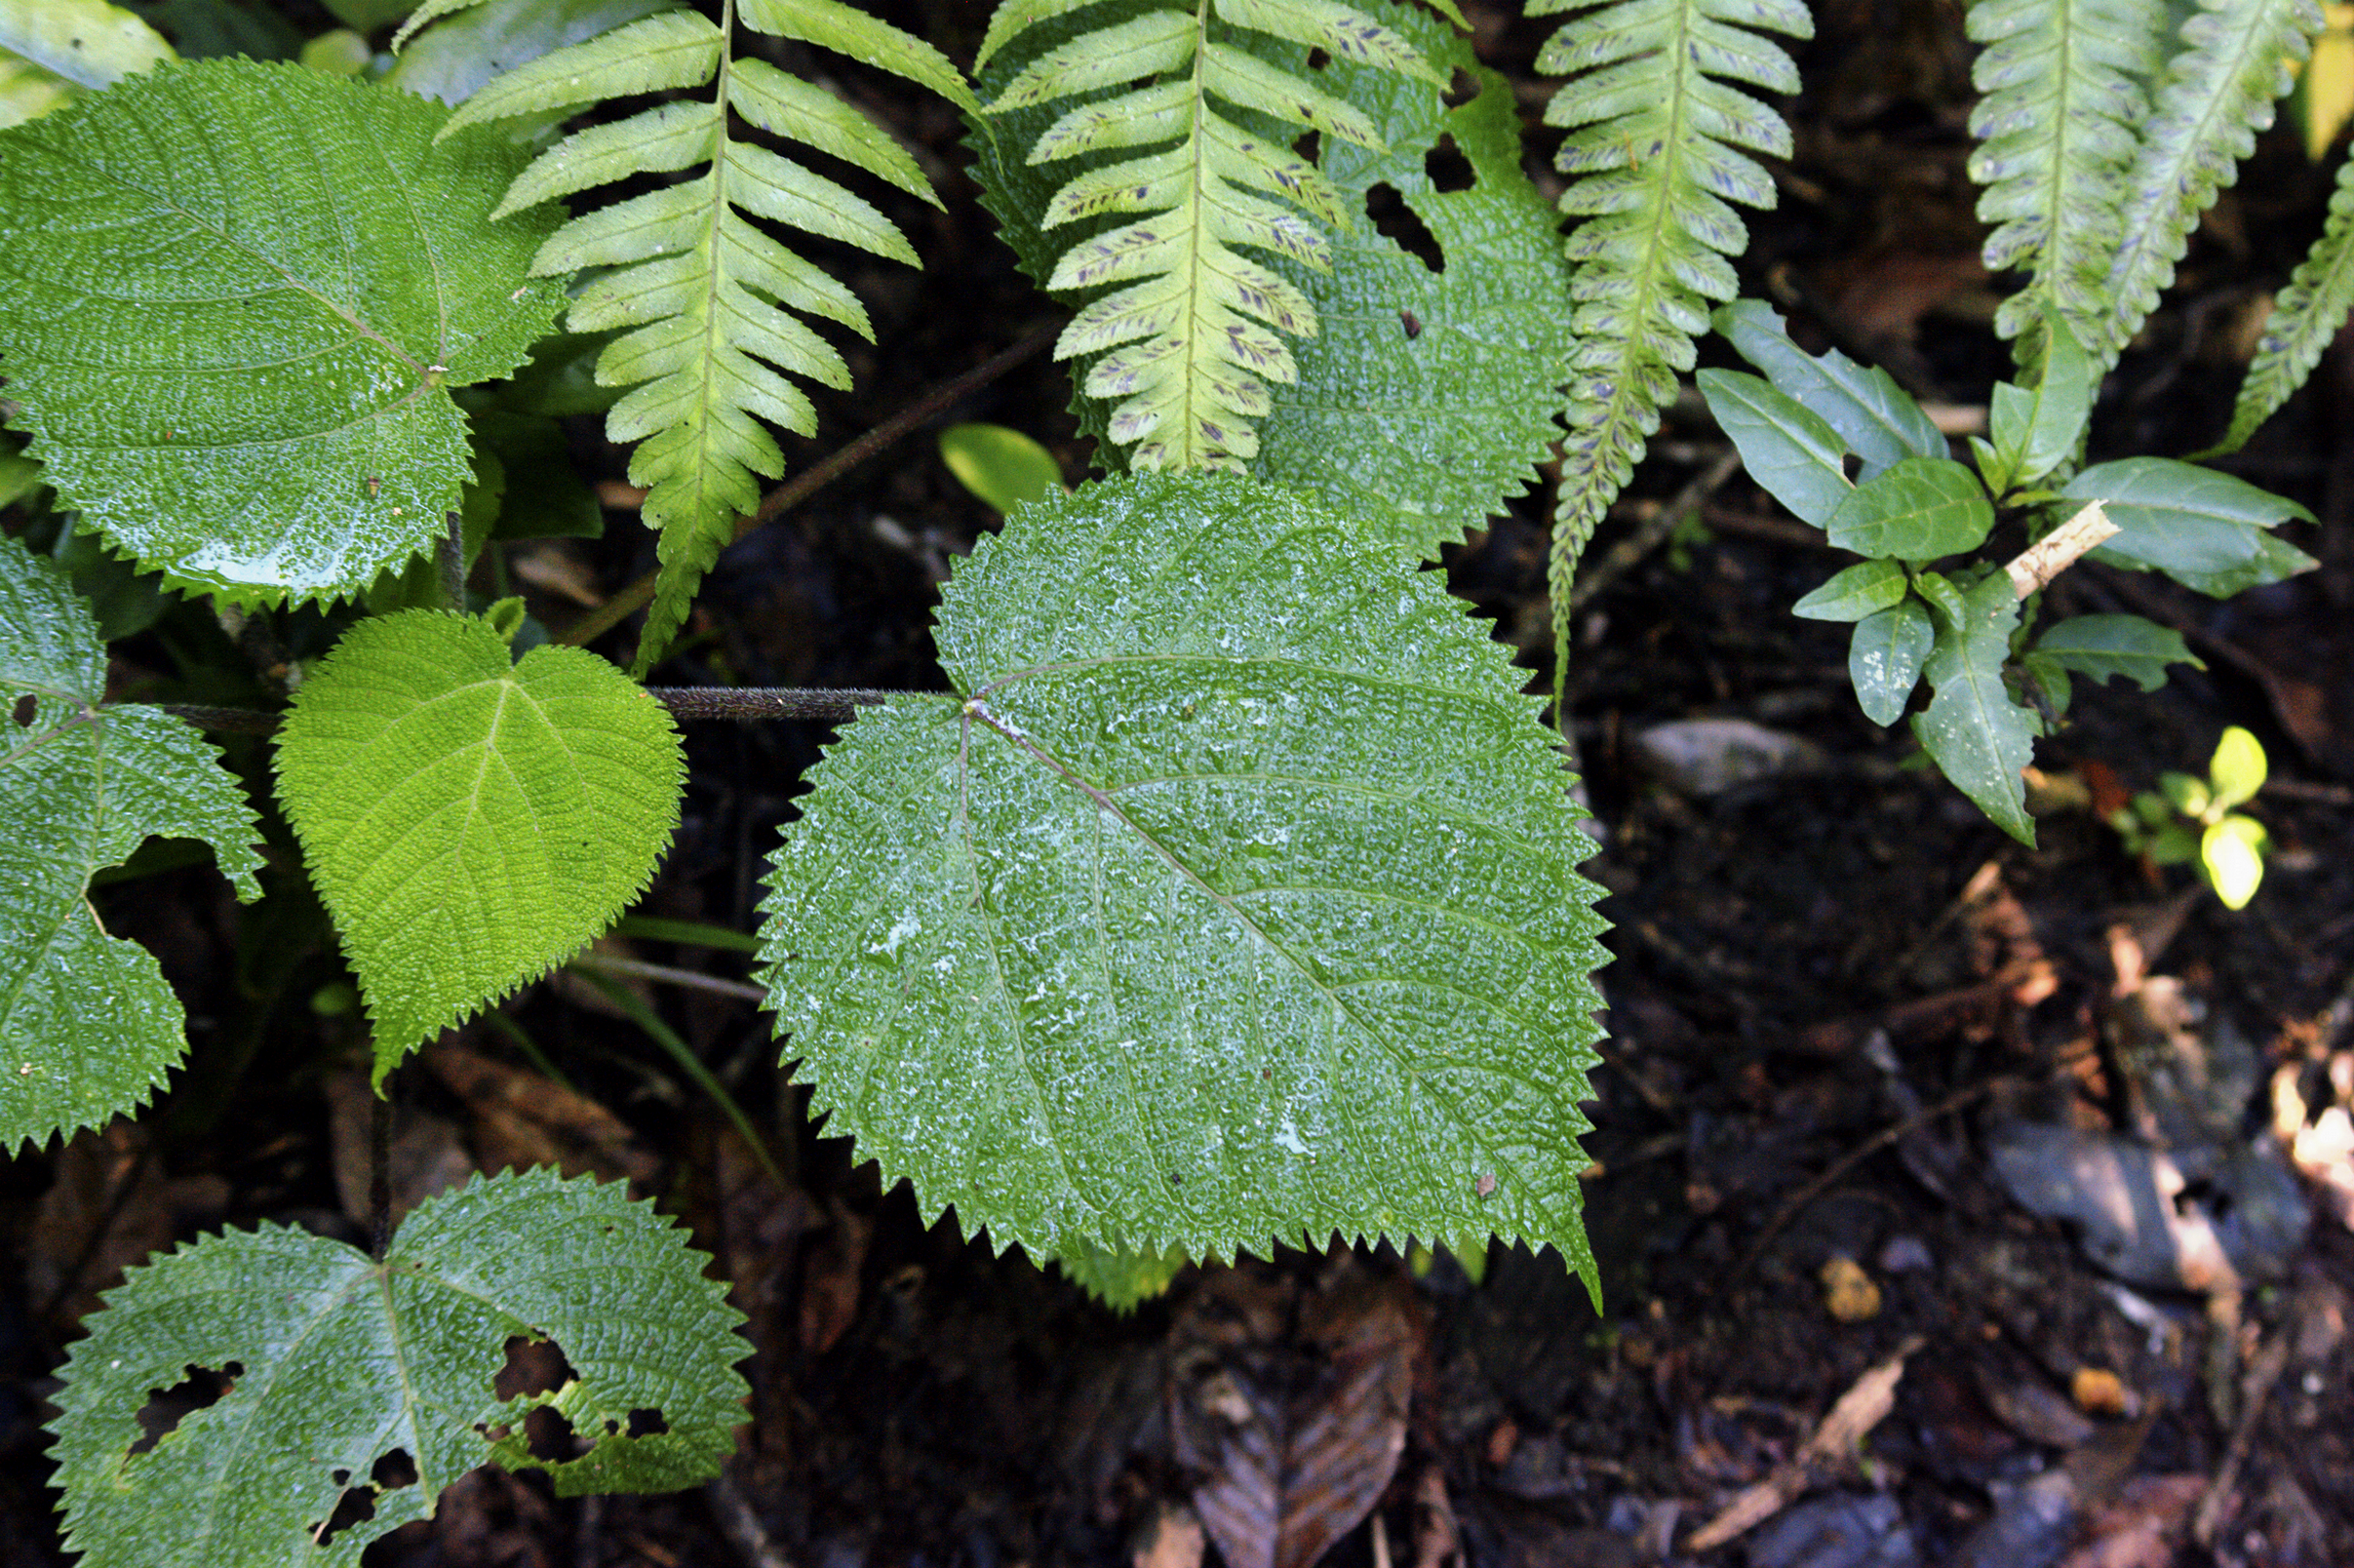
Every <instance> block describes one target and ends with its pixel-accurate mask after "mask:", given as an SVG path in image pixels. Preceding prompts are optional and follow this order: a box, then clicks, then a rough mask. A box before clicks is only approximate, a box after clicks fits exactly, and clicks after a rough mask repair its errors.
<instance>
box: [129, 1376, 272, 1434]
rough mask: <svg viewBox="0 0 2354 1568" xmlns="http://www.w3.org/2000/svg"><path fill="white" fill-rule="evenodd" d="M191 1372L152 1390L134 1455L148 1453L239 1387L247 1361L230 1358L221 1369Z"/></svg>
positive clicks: (142, 1411)
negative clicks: (187, 1421)
mask: <svg viewBox="0 0 2354 1568" xmlns="http://www.w3.org/2000/svg"><path fill="white" fill-rule="evenodd" d="M187 1372H188V1375H187V1376H186V1377H185V1378H183V1379H181V1380H180V1381H179V1382H178V1383H174V1384H173V1385H172V1386H171V1387H169V1388H157V1389H150V1390H149V1391H148V1393H147V1403H146V1404H143V1405H141V1406H140V1407H139V1431H140V1438H139V1441H137V1442H136V1443H133V1445H131V1452H132V1453H133V1455H139V1454H144V1453H146V1452H147V1451H148V1450H149V1449H151V1448H153V1447H154V1446H155V1445H156V1444H158V1443H161V1442H162V1441H163V1440H164V1438H166V1437H169V1436H171V1435H172V1434H173V1432H174V1431H175V1429H176V1428H177V1427H178V1426H179V1425H180V1423H181V1422H183V1421H186V1419H187V1418H188V1417H189V1416H191V1415H194V1414H196V1412H197V1411H199V1410H203V1409H205V1408H206V1407H207V1406H208V1405H211V1404H215V1403H216V1402H217V1401H218V1400H219V1399H220V1397H221V1396H222V1395H223V1394H226V1393H228V1391H229V1390H230V1389H233V1388H235V1387H236V1386H237V1380H238V1379H239V1378H241V1377H243V1376H244V1375H245V1363H244V1362H242V1361H230V1362H229V1363H228V1364H227V1365H226V1366H223V1367H222V1368H221V1369H220V1370H219V1371H217V1372H216V1371H214V1370H213V1369H212V1368H210V1367H199V1366H192V1367H190V1368H188V1369H187Z"/></svg>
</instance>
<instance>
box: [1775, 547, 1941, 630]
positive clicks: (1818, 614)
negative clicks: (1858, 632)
mask: <svg viewBox="0 0 2354 1568" xmlns="http://www.w3.org/2000/svg"><path fill="white" fill-rule="evenodd" d="M1910 588H1911V584H1910V583H1909V582H1908V581H1907V579H1906V578H1905V576H1904V568H1903V567H1900V566H1898V565H1897V564H1896V563H1895V562H1893V561H1864V562H1861V563H1860V564H1858V565H1856V566H1852V567H1848V568H1847V570H1845V571H1843V572H1840V573H1839V574H1838V575H1837V576H1835V577H1832V578H1831V579H1830V581H1829V582H1827V583H1825V584H1824V585H1823V586H1822V587H1820V588H1817V589H1816V590H1815V591H1814V592H1812V593H1810V594H1808V596H1807V597H1806V598H1804V599H1800V600H1799V601H1798V602H1797V603H1796V604H1794V605H1792V606H1791V607H1790V613H1791V614H1792V615H1795V616H1797V617H1798V618H1799V619H1800V620H1862V619H1863V618H1864V617H1865V616H1867V615H1872V614H1875V613H1877V612H1879V611H1881V610H1883V609H1889V608H1890V607H1891V606H1893V605H1894V604H1895V603H1896V602H1897V601H1898V600H1900V599H1903V597H1904V596H1905V594H1906V593H1907V592H1908V591H1910Z"/></svg>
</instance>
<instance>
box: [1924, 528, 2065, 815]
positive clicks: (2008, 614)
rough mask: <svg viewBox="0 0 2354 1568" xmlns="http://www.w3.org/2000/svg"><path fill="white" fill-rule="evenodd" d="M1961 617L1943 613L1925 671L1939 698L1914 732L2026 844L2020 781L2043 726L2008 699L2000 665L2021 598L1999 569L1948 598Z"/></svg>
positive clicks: (2023, 784)
mask: <svg viewBox="0 0 2354 1568" xmlns="http://www.w3.org/2000/svg"><path fill="white" fill-rule="evenodd" d="M1948 602H1949V603H1952V604H1954V605H1955V607H1956V609H1958V613H1953V612H1952V611H1950V610H1949V611H1944V612H1940V614H1939V615H1938V618H1937V622H1938V623H1937V627H1936V646H1935V648H1934V649H1932V650H1931V651H1930V653H1929V661H1928V664H1927V667H1926V669H1925V672H1924V673H1925V674H1926V675H1927V676H1928V677H1929V685H1930V687H1931V689H1932V690H1933V691H1934V692H1935V695H1934V696H1933V697H1931V698H1930V701H1929V706H1928V707H1927V708H1926V709H1925V711H1923V712H1921V713H1918V714H1915V715H1913V733H1914V735H1915V736H1919V737H1920V741H1921V745H1922V747H1923V748H1924V749H1925V750H1926V751H1927V752H1928V753H1929V755H1930V756H1931V757H1932V758H1935V760H1936V764H1937V767H1938V768H1939V769H1940V770H1941V771H1943V772H1944V774H1945V775H1946V778H1947V779H1951V780H1952V781H1953V783H1954V787H1955V788H1956V789H1959V790H1960V791H1961V792H1962V793H1963V794H1965V795H1967V796H1968V797H1969V798H1970V799H1971V800H1975V801H1976V802H1978V810H1981V811H1984V812H1985V813H1986V814H1987V815H1988V817H1990V818H1992V819H1993V821H1994V823H1995V825H1996V826H1997V827H1999V828H2000V829H2002V830H2003V832H2007V833H2009V834H2010V836H2011V837H2013V838H2015V839H2017V840H2018V841H2019V842H2021V843H2023V844H2030V845H2031V844H2033V843H2034V842H2035V823H2034V822H2033V821H2032V820H2031V819H2030V818H2029V816H2028V814H2027V783H2026V779H2025V778H2024V777H2023V770H2024V769H2025V768H2026V767H2027V764H2028V761H2029V759H2030V758H2031V756H2032V755H2033V752H2034V746H2035V736H2036V733H2037V730H2038V728H2039V727H2040V726H2039V723H2038V720H2037V719H2036V716H2035V715H2034V714H2032V713H2031V712H2030V711H2029V710H2027V709H2026V708H2022V707H2020V705H2018V704H2017V703H2015V702H2013V701H2012V700H2011V696H2010V693H2009V690H2008V689H2006V688H2005V686H2004V685H2003V681H2002V666H2003V661H2004V659H2005V658H2007V657H2008V656H2009V652H2010V634H2011V631H2012V630H2014V629H2015V628H2016V627H2017V626H2018V625H2019V597H2018V595H2017V594H2016V593H2014V592H2013V591H2012V589H2011V586H2010V579H2009V577H2006V576H2004V575H2003V574H2002V573H2000V572H1995V573H1992V574H1990V575H1989V576H1988V577H1986V578H1984V579H1983V580H1982V581H1980V582H1979V583H1978V586H1977V587H1975V588H1969V589H1967V590H1965V591H1961V592H1958V593H1956V594H1953V595H1951V596H1949V599H1948Z"/></svg>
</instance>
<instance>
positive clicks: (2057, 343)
mask: <svg viewBox="0 0 2354 1568" xmlns="http://www.w3.org/2000/svg"><path fill="white" fill-rule="evenodd" d="M2042 331H2043V336H2042V338H2041V341H2040V343H2039V344H2038V347H2037V351H2036V359H2037V362H2038V367H2039V368H2038V373H2037V377H2036V384H2035V386H2034V387H2032V388H2027V387H2015V386H2013V385H2011V384H2010V383H2009V382H2007V381H2005V382H1999V383H1997V384H1996V387H1995V389H1994V411H1993V418H1992V419H1991V421H1990V429H1991V433H1992V434H1993V436H1994V446H1995V450H1996V451H1997V453H1998V454H1999V459H2000V462H1999V467H2000V469H2001V472H2002V474H2003V484H2002V488H2003V489H2004V490H2009V489H2010V488H2011V487H2012V486H2014V485H2023V484H2032V483H2034V482H2036V481H2037V480H2039V479H2041V478H2042V477H2043V476H2044V475H2045V474H2047V473H2050V472H2051V471H2052V470H2054V469H2056V468H2058V467H2059V466H2060V465H2061V464H2062V463H2063V462H2066V461H2068V460H2069V459H2071V458H2073V457H2074V456H2075V455H2076V445H2077V443H2078V442H2079V441H2081V440H2084V426H2085V425H2086V424H2087V423H2088V422H2089V421H2090V420H2091V418H2092V417H2093V394H2094V393H2095V392H2097V391H2098V390H2100V387H2099V383H2098V379H2097V377H2096V376H2095V374H2094V365H2093V362H2092V360H2091V359H2090V358H2089V357H2087V356H2086V355H2085V353H2084V349H2083V348H2082V347H2081V346H2079V345H2078V344H2077V342H2076V334H2075V333H2074V332H2073V330H2071V329H2070V327H2069V325H2068V320H2067V318H2066V317H2065V316H2062V315H2060V314H2058V313H2051V314H2047V315H2046V316H2045V317H2044V318H2043V328H2042Z"/></svg>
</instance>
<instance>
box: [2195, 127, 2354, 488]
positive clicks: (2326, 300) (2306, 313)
mask: <svg viewBox="0 0 2354 1568" xmlns="http://www.w3.org/2000/svg"><path fill="white" fill-rule="evenodd" d="M2349 309H2354V158H2349V159H2348V160H2347V161H2346V162H2344V163H2342V164H2338V187H2337V189H2336V190H2335V191H2334V192H2332V193H2331V195H2330V197H2329V218H2328V221H2327V222H2326V223H2325V224H2323V225H2322V229H2321V238H2318V239H2317V240H2315V241H2314V242H2313V249H2310V250H2308V251H2306V256H2305V260H2304V261H2303V262H2302V263H2301V264H2299V266H2298V267H2297V270H2296V276H2295V277H2294V278H2292V279H2290V280H2289V285H2288V287H2287V288H2285V289H2283V290H2282V291H2281V293H2280V298H2279V299H2278V300H2276V301H2274V303H2273V313H2272V314H2271V315H2270V316H2268V317H2266V318H2265V320H2264V336H2263V338H2262V339H2261V340H2259V341H2258V343H2257V344H2256V356H2255V358H2254V359H2253V360H2252V361H2250V362H2249V365H2248V374H2247V376H2246V378H2245V379H2244V380H2243V381H2242V382H2241V383H2240V398H2239V402H2238V403H2237V405H2236V406H2234V407H2233V408H2232V429H2231V430H2230V431H2229V432H2228V433H2227V434H2226V435H2225V436H2224V437H2223V440H2222V443H2221V445H2219V446H2217V447H2215V448H2214V449H2213V450H2210V451H2205V452H2201V453H2200V454H2199V455H2200V457H2201V458H2210V457H2216V456H2220V455H2221V454H2222V453H2224V452H2235V451H2238V450H2240V449H2241V448H2242V447H2243V446H2244V445H2246V444H2247V440H2248V438H2249V437H2250V436H2253V435H2254V434H2255V433H2256V428H2257V427H2258V426H2260V425H2262V424H2263V423H2264V421H2265V420H2266V419H2269V418H2272V417H2273V416H2274V414H2275V413H2278V412H2279V411H2280V406H2281V405H2282V404H2284V403H2285V402H2287V401H2288V400H2289V396H2290V394H2292V393H2294V392H2295V391H2296V389H2297V388H2298V387H2302V386H2304V385H2305V379H2306V376H2311V375H2312V374H2313V367H2314V366H2317V365H2318V364H2320V363H2321V351H2322V350H2324V349H2326V348H2327V347H2328V346H2329V344H2330V340H2331V339H2333V338H2335V337H2336V336H2337V335H2338V328H2340V327H2342V326H2344V325H2345V324H2346V314H2347V312H2348V311H2349Z"/></svg>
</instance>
